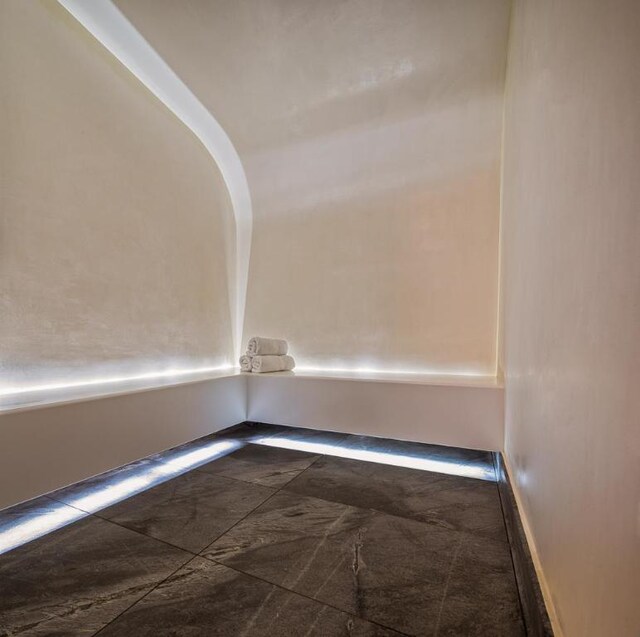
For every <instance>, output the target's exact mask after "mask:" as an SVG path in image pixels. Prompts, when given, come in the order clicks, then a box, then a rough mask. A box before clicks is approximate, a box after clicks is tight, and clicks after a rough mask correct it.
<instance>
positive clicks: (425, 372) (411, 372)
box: [294, 365, 493, 378]
mask: <svg viewBox="0 0 640 637" xmlns="http://www.w3.org/2000/svg"><path fill="white" fill-rule="evenodd" d="M294 371H296V372H308V373H318V374H322V373H326V374H378V375H380V376H384V375H387V374H389V375H396V374H397V375H400V376H447V377H448V376H453V377H456V376H464V377H469V378H487V377H493V375H492V374H490V373H482V372H472V371H464V370H461V371H438V370H435V369H395V368H391V369H382V368H377V367H315V366H314V367H311V366H306V365H302V366H301V365H297V366H296V368H295V370H294Z"/></svg>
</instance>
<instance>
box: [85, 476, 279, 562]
mask: <svg viewBox="0 0 640 637" xmlns="http://www.w3.org/2000/svg"><path fill="white" fill-rule="evenodd" d="M273 493H274V490H273V489H269V488H267V487H263V486H259V485H257V484H249V483H244V482H240V481H238V480H231V479H229V478H224V477H222V476H214V475H210V474H207V473H200V472H197V471H191V472H190V473H185V474H183V475H181V476H179V477H177V478H174V479H173V480H169V481H168V482H165V483H163V484H161V485H159V486H157V487H154V488H153V489H149V490H148V491H145V492H143V493H140V494H138V495H135V496H133V497H132V498H129V499H127V500H124V501H123V502H120V503H118V504H115V505H114V506H111V507H108V508H106V509H103V510H102V511H100V512H99V513H98V514H97V515H100V517H104V518H106V519H108V520H112V521H114V522H117V523H118V524H121V525H122V526H126V527H127V528H130V529H133V530H135V531H139V532H140V533H144V534H146V535H150V536H151V537H155V538H157V539H159V540H163V541H165V542H169V543H170V544H173V545H174V546H178V547H180V548H183V549H186V550H187V551H192V552H194V553H197V552H199V551H201V550H202V549H203V548H204V547H205V546H207V545H208V544H210V543H211V542H212V541H213V540H214V539H215V538H216V537H218V536H219V535H220V534H221V533H224V532H225V531H226V530H227V529H228V528H229V527H230V526H232V525H233V524H235V523H236V522H237V521H238V520H240V519H241V518H243V517H244V516H245V515H247V513H249V512H250V511H251V510H252V509H254V508H255V507H257V506H258V505H259V504H260V503H262V502H264V501H265V500H266V499H267V498H268V497H269V496H270V495H272V494H273Z"/></svg>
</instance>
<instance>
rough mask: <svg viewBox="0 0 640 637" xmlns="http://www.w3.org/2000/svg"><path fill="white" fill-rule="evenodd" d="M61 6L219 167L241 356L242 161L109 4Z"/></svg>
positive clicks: (245, 212)
mask: <svg viewBox="0 0 640 637" xmlns="http://www.w3.org/2000/svg"><path fill="white" fill-rule="evenodd" d="M58 2H59V3H60V4H61V5H62V6H63V7H64V8H65V9H66V10H67V11H69V13H70V14H71V15H72V16H73V17H74V18H75V19H76V20H78V22H79V23H80V24H82V26H83V27H84V28H86V29H87V31H89V33H91V34H92V35H93V36H94V37H95V38H96V39H97V40H98V41H99V42H100V43H101V44H102V45H103V46H104V47H105V48H106V49H107V50H108V51H109V52H110V53H112V54H113V55H114V56H115V57H116V58H117V59H118V60H119V61H120V62H121V63H122V64H123V65H124V66H125V67H126V68H127V69H129V71H131V73H133V74H134V75H135V76H136V77H137V78H138V80H140V82H142V83H143V84H144V85H145V86H146V87H147V88H148V89H149V90H150V91H151V92H152V93H153V94H154V95H155V96H156V97H157V98H158V99H159V100H160V101H161V102H162V103H163V104H164V105H165V106H166V107H167V108H168V109H169V110H170V111H172V112H173V113H174V114H175V115H176V117H178V119H180V120H181V121H182V122H183V123H184V125H185V126H186V127H187V128H189V129H190V130H191V131H192V132H193V133H194V134H195V135H196V137H197V138H198V139H199V140H200V141H201V142H202V144H203V145H204V147H205V148H206V149H207V151H208V152H209V154H210V155H211V157H212V158H213V160H214V161H215V162H216V164H217V165H218V167H219V169H220V172H221V173H222V176H223V178H224V181H225V184H226V186H227V189H228V191H229V197H230V199H231V205H232V207H233V214H234V219H235V250H234V251H232V253H233V257H232V258H231V259H229V262H228V264H227V271H228V276H229V286H228V287H229V297H230V298H229V306H230V307H231V308H232V312H233V317H232V330H233V331H232V334H233V350H234V353H235V356H236V358H237V357H238V356H239V355H240V349H241V341H242V326H243V322H244V311H245V304H246V296H247V283H248V274H249V257H250V252H251V232H252V219H253V217H252V210H251V194H250V191H249V185H248V182H247V177H246V175H245V171H244V168H243V166H242V162H241V160H240V157H239V155H238V153H237V151H236V149H235V147H234V145H233V143H232V142H231V140H230V139H229V136H228V135H227V133H226V132H225V130H224V129H223V128H222V126H220V124H219V123H218V121H217V120H216V119H215V118H214V117H213V115H212V114H211V113H210V112H209V111H208V110H207V109H206V108H205V107H204V106H203V105H202V104H201V102H200V101H199V100H198V98H197V97H196V96H195V95H194V94H193V93H192V92H191V91H190V90H189V88H188V87H187V86H186V85H185V84H184V82H182V80H181V79H180V78H179V77H178V76H177V75H176V74H175V73H174V72H173V71H172V70H171V68H170V67H169V66H168V65H167V63H166V62H165V61H164V60H163V59H162V58H161V57H160V56H159V55H158V54H157V53H156V52H155V50H154V49H153V48H152V47H151V45H150V44H149V43H148V42H147V41H146V40H145V39H144V38H143V37H142V35H140V33H139V32H138V31H137V30H136V29H135V27H134V26H133V25H132V24H131V23H130V22H129V21H128V20H127V18H126V17H125V16H124V15H123V14H122V13H121V12H120V10H119V9H118V8H117V7H116V6H115V5H114V4H113V3H112V2H111V1H110V0H58Z"/></svg>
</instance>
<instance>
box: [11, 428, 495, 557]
mask: <svg viewBox="0 0 640 637" xmlns="http://www.w3.org/2000/svg"><path fill="white" fill-rule="evenodd" d="M248 442H250V443H253V444H258V445H263V446H269V447H276V448H281V449H293V450H297V451H307V452H309V453H316V454H322V455H329V456H335V457H339V458H349V459H352V460H364V461H367V462H375V463H378V464H384V465H391V466H396V467H405V468H409V469H418V470H420V471H432V472H435V473H443V474H447V475H455V476H463V477H467V478H474V479H478V480H487V481H493V482H495V474H494V472H493V471H492V470H490V469H489V468H487V467H485V466H483V465H480V464H477V465H474V464H468V463H459V462H455V461H448V460H443V459H442V458H429V457H425V456H416V455H408V454H398V453H390V452H386V451H368V450H362V449H354V448H350V447H347V446H340V445H332V444H327V443H318V442H307V441H302V440H296V439H295V438H290V437H286V436H274V437H256V438H253V439H251V440H249V441H248ZM243 446H245V443H244V442H241V441H239V440H218V441H214V442H209V443H205V444H204V445H202V446H201V447H198V448H193V449H190V450H188V451H178V452H167V453H166V454H165V455H164V457H163V458H160V459H158V460H157V461H155V460H151V461H150V464H147V465H144V466H141V467H136V466H135V465H133V466H132V467H131V470H126V469H125V470H124V473H126V475H125V476H123V475H122V473H119V474H118V475H117V477H116V479H113V478H110V477H109V476H108V475H106V476H105V477H104V482H102V483H101V484H98V485H97V486H96V485H95V484H93V485H89V486H87V489H86V492H85V493H80V494H79V495H78V496H76V497H74V498H71V499H69V500H67V503H62V502H57V501H54V500H52V502H51V503H50V504H49V505H45V506H44V509H40V510H38V509H35V511H34V513H33V514H31V515H30V514H28V513H27V514H25V516H24V517H23V518H22V519H21V520H20V521H18V522H16V523H15V524H12V523H8V524H6V525H5V527H4V528H2V527H0V554H2V553H6V552H7V551H10V550H12V549H14V548H17V547H18V546H22V545H23V544H26V543H28V542H31V541H33V540H36V539H37V538H39V537H42V536H43V535H47V534H48V533H52V532H53V531H56V530H57V529H60V528H62V527H64V526H66V525H68V524H71V523H72V522H75V521H77V520H80V519H82V518H84V517H86V516H87V515H90V514H91V513H96V512H97V511H100V510H101V509H104V508H106V507H108V506H111V505H113V504H116V503H117V502H120V501H122V500H124V499H126V498H129V497H131V496H133V495H135V494H137V493H140V492H142V491H146V490H147V489H149V488H151V487H154V486H157V485H158V484H161V483H162V482H165V481H167V480H169V479H171V478H174V477H176V476H179V475H181V474H182V473H185V472H187V471H190V470H192V469H195V468H197V467H198V466H200V465H202V464H205V463H208V462H211V461H213V460H216V459H217V458H221V457H223V456H226V455H228V454H230V453H233V452H234V451H237V450H238V449H240V448H242V447H243Z"/></svg>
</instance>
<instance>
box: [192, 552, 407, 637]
mask: <svg viewBox="0 0 640 637" xmlns="http://www.w3.org/2000/svg"><path fill="white" fill-rule="evenodd" d="M200 557H201V558H203V559H205V560H208V561H209V562H213V563H214V564H218V565H219V566H223V567H225V568H228V569H230V570H232V571H235V572H236V573H239V574H240V575H244V576H245V577H250V578H252V579H255V580H257V581H259V582H264V583H265V584H269V585H270V586H275V587H276V588H278V589H280V590H282V591H285V592H287V593H291V594H293V595H298V596H299V597H304V599H308V600H309V601H311V602H315V603H316V604H321V605H322V606H326V607H327V608H333V610H337V611H338V612H340V613H344V614H345V615H349V616H350V617H354V618H355V619H360V620H362V621H365V622H368V623H369V624H373V625H375V626H379V627H380V628H384V629H386V630H391V631H393V632H394V633H397V634H398V635H403V637H410V635H408V634H407V633H403V632H402V631H400V630H398V629H397V628H392V627H391V626H386V625H385V624H380V623H379V622H377V621H375V620H373V619H367V618H366V617H360V616H359V615H356V614H355V613H352V612H351V611H348V610H345V609H344V608H339V607H338V606H334V605H333V604H329V603H327V602H323V601H321V600H319V599H316V598H315V597H311V596H310V595H306V594H305V593H301V592H299V591H294V590H292V589H290V588H287V587H286V586H283V585H282V584H277V583H276V582H271V581H269V580H266V579H264V578H262V577H259V576H258V575H254V574H253V573H247V572H246V571H243V570H241V569H239V568H237V567H235V566H229V564H224V563H223V562H219V561H218V560H214V559H213V558H211V557H207V556H205V555H200Z"/></svg>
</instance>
